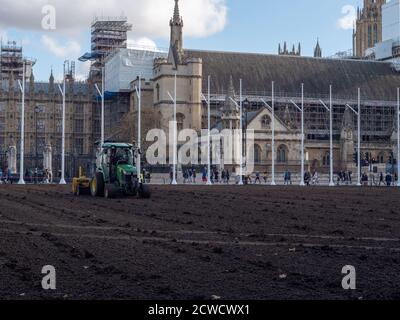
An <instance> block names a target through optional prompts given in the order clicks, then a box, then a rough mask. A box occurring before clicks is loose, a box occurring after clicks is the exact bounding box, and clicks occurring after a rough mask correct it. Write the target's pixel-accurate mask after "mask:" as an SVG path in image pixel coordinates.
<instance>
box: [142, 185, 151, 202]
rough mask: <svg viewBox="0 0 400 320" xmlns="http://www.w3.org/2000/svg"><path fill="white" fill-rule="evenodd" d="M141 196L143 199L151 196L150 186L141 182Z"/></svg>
mask: <svg viewBox="0 0 400 320" xmlns="http://www.w3.org/2000/svg"><path fill="white" fill-rule="evenodd" d="M139 197H140V198H142V199H149V198H150V197H151V191H150V188H149V186H147V185H145V184H141V185H140V186H139Z"/></svg>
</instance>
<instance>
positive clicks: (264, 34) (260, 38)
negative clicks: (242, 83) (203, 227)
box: [0, 0, 362, 80]
mask: <svg viewBox="0 0 400 320" xmlns="http://www.w3.org/2000/svg"><path fill="white" fill-rule="evenodd" d="M74 1H76V0H70V1H69V3H71V2H74ZM161 1H162V2H161ZM24 2H27V3H29V2H30V1H28V0H21V1H18V5H19V4H20V3H24ZM38 2H41V0H39V1H38ZM52 2H53V3H54V6H55V7H56V8H57V20H56V21H57V23H59V24H60V25H61V27H57V30H55V31H45V30H42V29H41V28H40V27H38V25H40V22H39V20H40V19H41V17H42V16H41V12H40V11H41V7H35V6H34V5H32V4H31V3H29V4H28V5H29V6H31V10H33V12H35V13H37V15H36V16H35V14H34V16H35V18H32V19H31V18H30V16H26V13H23V11H22V10H21V9H20V8H19V7H18V5H17V4H15V1H14V2H13V1H11V0H0V6H2V7H3V9H0V34H1V35H2V36H3V38H4V39H8V40H16V41H18V42H19V43H22V44H23V45H24V53H25V55H26V56H29V57H34V58H36V59H37V64H36V66H35V77H36V79H37V80H47V79H48V77H49V73H50V68H51V66H53V69H54V73H55V76H56V77H60V75H61V72H62V63H63V61H64V59H77V58H78V57H79V54H80V53H82V54H83V53H84V52H86V51H89V50H90V21H91V20H90V19H91V18H92V17H93V16H95V15H101V14H104V11H102V9H99V8H102V7H104V8H105V9H104V10H105V11H106V12H107V13H108V11H112V10H114V11H115V12H119V13H124V14H126V15H128V17H129V20H130V22H131V23H132V24H133V25H134V29H133V32H132V33H131V34H130V38H131V41H133V42H134V43H135V42H137V43H140V44H142V43H143V40H144V43H146V44H147V43H152V42H155V43H156V45H157V46H159V47H162V48H164V47H167V46H168V33H169V25H168V22H169V17H171V16H172V8H173V5H174V4H173V1H172V0H146V1H142V0H129V1H128V0H125V3H124V0H119V1H116V0H114V1H112V0H109V1H106V0H103V1H101V0H97V1H95V2H97V4H96V5H95V6H93V7H91V6H90V5H87V6H86V7H85V8H83V9H82V12H83V13H82V14H81V15H80V13H79V12H80V11H79V10H77V11H76V12H75V11H74V12H72V14H69V12H63V11H64V10H67V9H63V6H64V5H67V4H68V2H67V1H64V0H63V1H61V0H53V1H44V2H43V3H50V4H52ZM132 2H137V3H138V6H141V7H140V8H142V9H141V10H140V8H137V7H136V11H135V12H129V11H127V10H126V7H130V8H132V10H135V9H134V8H135V6H133V5H125V4H132ZM152 2H153V6H151V5H152V4H151V3H152ZM180 2H181V13H182V15H183V19H184V23H185V40H184V41H185V47H186V48H192V49H206V50H223V51H238V52H258V53H273V54H275V53H277V49H278V44H279V43H283V41H287V43H288V45H289V46H290V47H291V46H292V44H296V46H297V43H298V42H301V44H302V50H303V55H312V54H313V49H314V46H315V44H316V41H317V38H319V39H320V44H321V47H322V50H323V55H324V56H330V55H333V54H334V53H336V52H338V51H345V50H348V49H351V48H352V40H351V38H352V30H351V28H350V29H345V28H344V25H343V23H342V25H341V26H340V25H339V22H338V21H339V19H341V18H343V17H345V16H347V14H345V13H343V12H342V9H343V7H344V6H349V5H350V6H353V7H354V8H356V7H357V6H358V5H361V3H362V0H323V1H321V0H279V1H271V0H247V1H245V0H225V1H224V0H181V1H180ZM76 3H77V4H79V2H76ZM160 3H162V4H163V5H164V4H165V6H163V7H162V8H159V10H157V7H154V6H158V7H160ZM196 3H197V7H196ZM102 4H103V5H102ZM7 6H8V7H7ZM107 6H108V7H110V8H112V10H109V9H107ZM4 8H6V9H9V10H5V9H4ZM35 10H37V11H38V12H36V11H35ZM14 11H15V12H14ZM10 12H11V13H10ZM59 12H61V13H62V14H60V13H59ZM119 13H118V14H119ZM10 14H11V15H12V14H14V16H13V17H10V19H8V20H9V22H4V20H5V18H7V17H8V15H10ZM348 14H349V16H348V19H347V20H345V21H344V22H347V27H348V24H349V21H350V25H351V21H352V19H353V18H354V11H353V12H352V11H350V12H349V13H348ZM6 15H7V16H6ZM67 16H68V17H69V16H72V17H71V18H67ZM349 19H350V20H349ZM6 20H7V19H6ZM59 21H60V22H59ZM154 26H155V27H157V29H156V30H155V28H154ZM152 27H153V28H152ZM146 41H147V42H146ZM77 67H78V68H77V69H78V73H79V74H80V75H81V76H84V74H85V72H86V70H87V66H83V65H81V64H80V63H79V62H77Z"/></svg>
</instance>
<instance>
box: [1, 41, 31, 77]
mask: <svg viewBox="0 0 400 320" xmlns="http://www.w3.org/2000/svg"><path fill="white" fill-rule="evenodd" d="M0 50H1V52H0V77H1V79H2V80H10V78H11V75H12V76H13V79H14V80H18V79H22V73H23V66H24V62H25V66H26V69H25V71H26V76H27V77H29V76H30V75H31V72H32V67H33V66H34V65H35V63H36V61H35V60H34V59H28V58H24V57H23V53H22V46H18V45H17V43H16V42H15V41H8V42H7V44H3V42H1V49H0Z"/></svg>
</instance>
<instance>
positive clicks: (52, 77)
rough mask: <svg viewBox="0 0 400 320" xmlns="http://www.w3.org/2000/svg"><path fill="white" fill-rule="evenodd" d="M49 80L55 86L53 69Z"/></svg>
mask: <svg viewBox="0 0 400 320" xmlns="http://www.w3.org/2000/svg"><path fill="white" fill-rule="evenodd" d="M49 80H50V83H53V84H54V75H53V67H51V72H50V78H49Z"/></svg>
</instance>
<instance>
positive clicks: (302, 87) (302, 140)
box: [300, 83, 306, 187]
mask: <svg viewBox="0 0 400 320" xmlns="http://www.w3.org/2000/svg"><path fill="white" fill-rule="evenodd" d="M304 139H305V137H304V83H302V84H301V182H300V186H302V187H304V186H305V185H306V184H305V183H304Z"/></svg>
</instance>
